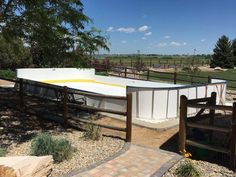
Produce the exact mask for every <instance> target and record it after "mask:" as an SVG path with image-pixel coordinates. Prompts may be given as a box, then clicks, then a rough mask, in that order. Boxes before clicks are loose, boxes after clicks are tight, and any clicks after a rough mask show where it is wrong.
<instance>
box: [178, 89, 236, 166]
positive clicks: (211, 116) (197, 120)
mask: <svg viewBox="0 0 236 177" xmlns="http://www.w3.org/2000/svg"><path fill="white" fill-rule="evenodd" d="M189 108H197V109H200V110H199V112H198V113H197V114H196V115H195V116H193V117H187V112H188V109H189ZM205 110H209V112H208V113H204V112H205ZM216 110H221V111H229V112H232V117H231V120H230V125H227V126H222V125H221V126H219V125H215V115H216ZM203 113H204V114H203ZM222 119H224V118H222ZM204 120H205V121H207V123H202V122H201V121H204ZM191 128H196V129H200V130H203V131H205V132H206V133H207V134H208V137H209V142H208V143H206V142H204V143H203V142H199V141H200V140H191V139H188V136H189V134H188V132H189V131H188V130H189V129H191ZM213 132H221V133H225V134H226V135H227V137H229V142H227V143H226V144H227V145H228V147H220V146H216V145H212V144H214V143H213V138H212V137H213ZM186 145H189V146H194V147H197V148H201V149H207V150H210V151H215V152H220V153H223V154H227V155H229V157H230V162H229V165H230V168H231V169H232V170H235V167H236V166H235V165H236V164H235V148H236V102H234V104H233V106H224V105H216V93H215V92H213V93H212V95H211V97H208V98H199V99H188V98H187V97H186V96H184V95H182V96H181V98H180V119H179V151H180V152H185V149H186Z"/></svg>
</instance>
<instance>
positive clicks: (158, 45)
mask: <svg viewBox="0 0 236 177" xmlns="http://www.w3.org/2000/svg"><path fill="white" fill-rule="evenodd" d="M186 45H187V42H183V43H180V42H175V41H172V42H170V43H166V42H160V43H158V44H157V45H155V47H180V46H186Z"/></svg>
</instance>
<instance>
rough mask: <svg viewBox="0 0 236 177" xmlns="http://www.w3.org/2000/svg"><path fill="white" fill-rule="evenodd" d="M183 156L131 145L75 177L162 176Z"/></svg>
mask: <svg viewBox="0 0 236 177" xmlns="http://www.w3.org/2000/svg"><path fill="white" fill-rule="evenodd" d="M179 159H181V157H180V156H179V155H177V154H174V153H169V152H167V151H162V150H155V149H152V148H147V147H141V146H137V145H131V146H130V148H129V149H128V150H127V151H126V152H125V153H123V154H121V155H120V156H118V157H116V158H114V159H112V160H110V161H107V162H105V163H103V164H101V165H99V166H97V167H95V168H93V169H91V170H88V171H84V172H81V173H78V174H77V175H75V176H74V177H139V176H140V177H144V176H152V175H153V176H162V174H163V173H164V172H165V171H166V170H167V169H168V168H169V167H171V166H172V165H173V164H174V163H176V162H177V161H178V160H179Z"/></svg>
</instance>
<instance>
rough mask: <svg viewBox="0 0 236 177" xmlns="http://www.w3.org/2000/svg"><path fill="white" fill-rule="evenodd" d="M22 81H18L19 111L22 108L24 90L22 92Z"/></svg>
mask: <svg viewBox="0 0 236 177" xmlns="http://www.w3.org/2000/svg"><path fill="white" fill-rule="evenodd" d="M23 89H24V88H23V79H20V80H19V98H20V109H21V110H22V109H23V107H24V93H23V92H24V90H23Z"/></svg>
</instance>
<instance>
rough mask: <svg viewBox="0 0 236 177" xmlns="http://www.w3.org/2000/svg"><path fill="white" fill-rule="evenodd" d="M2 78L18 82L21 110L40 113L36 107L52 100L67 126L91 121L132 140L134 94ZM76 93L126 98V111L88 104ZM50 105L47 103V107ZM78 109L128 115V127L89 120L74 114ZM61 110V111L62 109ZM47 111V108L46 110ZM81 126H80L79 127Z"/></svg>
mask: <svg viewBox="0 0 236 177" xmlns="http://www.w3.org/2000/svg"><path fill="white" fill-rule="evenodd" d="M0 79H1V80H6V81H10V82H14V83H16V84H17V85H18V86H17V89H16V92H17V93H18V98H19V99H18V103H16V105H19V109H20V110H21V111H25V112H26V113H30V114H34V115H38V113H36V112H35V111H33V110H34V109H35V108H37V109H38V108H40V106H43V105H45V104H46V103H45V102H52V103H55V105H54V106H55V107H56V108H54V109H51V110H53V111H55V112H56V113H58V114H57V115H59V116H60V117H62V118H63V123H64V125H65V127H67V126H68V125H69V126H73V127H75V126H74V125H77V123H78V122H79V123H86V124H87V123H90V124H93V125H97V126H100V127H103V128H107V129H111V130H116V131H122V132H125V133H126V137H125V140H126V141H127V142H130V141H131V136H132V94H127V96H126V97H121V96H107V95H101V94H95V93H90V92H85V91H81V90H78V89H71V88H68V87H66V86H64V87H62V86H57V85H52V84H47V83H42V82H37V81H32V80H26V79H18V80H13V79H6V78H1V77H0ZM27 87H32V88H34V89H35V88H37V89H44V90H45V92H48V90H50V91H53V92H54V93H55V95H57V97H56V98H50V97H48V96H45V95H44V94H34V93H32V92H29V91H27ZM76 95H79V96H83V97H84V98H85V99H86V97H93V98H109V99H117V100H124V102H126V111H117V110H110V109H102V108H97V107H93V106H88V105H86V100H80V101H78V100H75V99H74V97H75V96H76ZM29 98H35V99H37V102H38V103H41V105H39V106H38V105H32V104H31V105H30V104H28V105H27V102H28V100H29ZM48 107H49V106H48V105H47V108H48ZM41 108H42V107H41ZM57 108H58V109H57ZM74 109H78V110H84V111H88V112H102V113H103V112H104V113H112V114H117V115H122V116H126V127H125V128H121V127H115V126H110V125H103V124H98V123H95V122H91V121H89V120H85V119H81V118H78V117H76V116H74V115H73V110H74ZM60 110H61V111H60ZM45 111H46V110H45ZM78 128H80V127H78Z"/></svg>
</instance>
